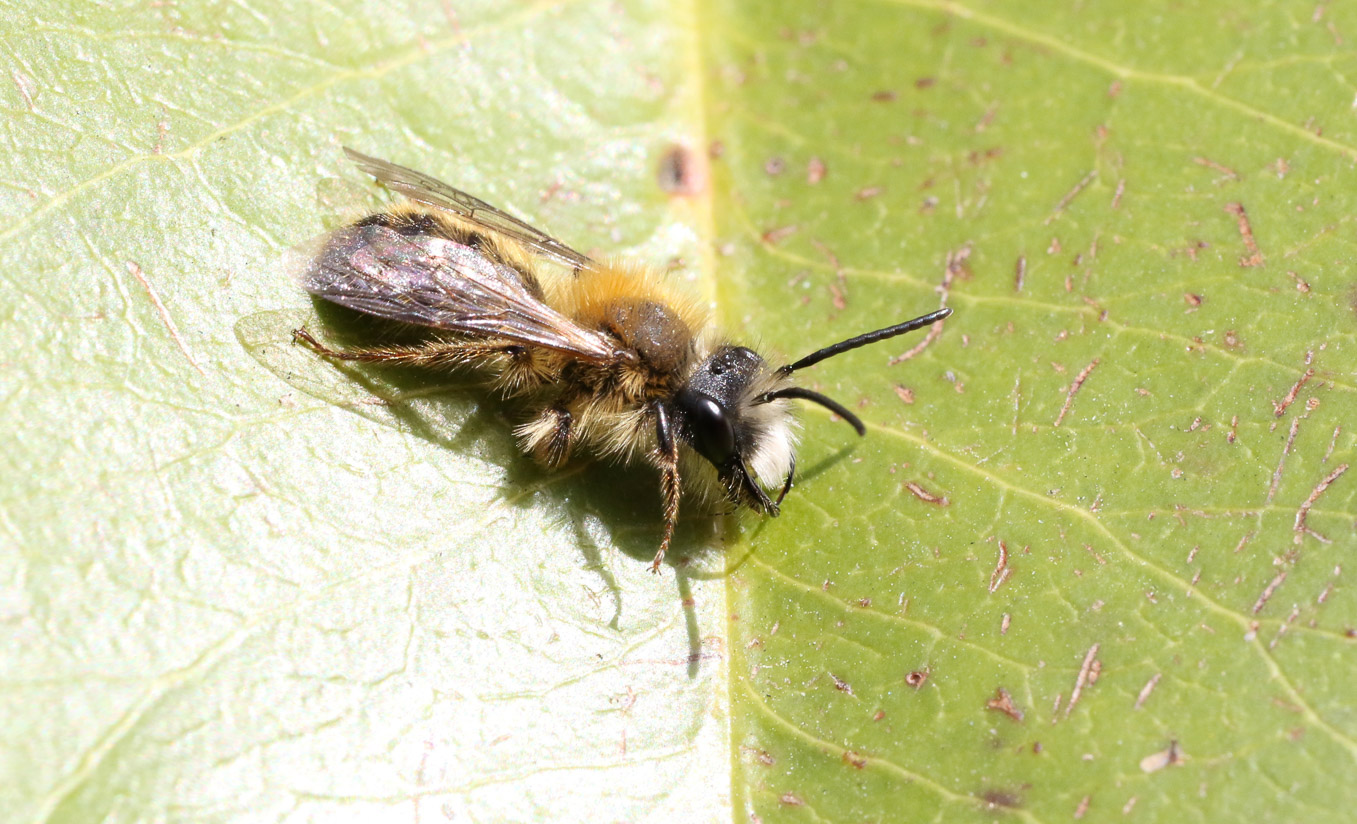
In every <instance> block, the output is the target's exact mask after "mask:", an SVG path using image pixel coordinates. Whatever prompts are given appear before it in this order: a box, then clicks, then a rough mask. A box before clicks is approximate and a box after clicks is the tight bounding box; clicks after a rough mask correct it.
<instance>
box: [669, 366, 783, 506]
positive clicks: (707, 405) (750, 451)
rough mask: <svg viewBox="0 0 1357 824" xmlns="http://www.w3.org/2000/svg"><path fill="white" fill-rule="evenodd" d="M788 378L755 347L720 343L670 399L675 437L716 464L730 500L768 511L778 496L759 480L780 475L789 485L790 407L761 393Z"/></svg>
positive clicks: (773, 480)
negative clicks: (674, 413) (676, 425)
mask: <svg viewBox="0 0 1357 824" xmlns="http://www.w3.org/2000/svg"><path fill="white" fill-rule="evenodd" d="M787 383H788V381H787V378H786V377H785V376H782V375H780V374H779V373H778V372H777V371H776V370H774V369H771V368H770V367H769V366H768V364H767V363H766V362H765V361H764V360H763V358H762V357H760V356H759V354H758V353H757V352H755V351H754V350H752V349H748V348H746V347H743V346H722V347H720V348H718V349H717V350H716V351H714V352H713V353H712V354H711V355H710V356H709V357H708V358H707V359H706V360H704V361H702V363H701V364H699V365H698V367H697V369H696V370H695V371H694V372H693V374H692V377H691V378H689V380H688V385H687V386H685V387H684V388H683V389H682V390H681V391H680V392H679V393H678V395H677V396H676V397H675V398H674V406H675V408H676V410H677V412H678V415H677V417H678V421H679V433H680V436H681V437H682V438H683V440H684V441H685V442H686V443H687V444H688V445H689V446H691V447H692V448H693V451H695V452H697V454H699V455H701V456H702V457H703V458H706V459H707V460H708V461H710V462H711V464H712V466H714V467H716V472H717V474H718V476H719V477H720V479H721V483H722V485H723V486H725V488H726V491H727V493H728V494H729V496H730V499H731V500H732V501H736V502H739V503H744V504H747V505H748V506H750V507H753V508H754V509H757V510H760V511H762V512H766V513H768V514H770V515H776V514H777V512H778V503H779V502H781V500H782V496H781V495H779V496H778V499H777V501H773V500H772V499H770V498H769V497H768V493H766V492H764V490H763V486H762V485H761V484H760V483H759V481H760V480H762V481H763V483H764V484H776V483H779V482H781V481H782V478H783V476H784V475H785V476H786V478H787V483H786V484H785V486H786V487H790V480H791V469H792V466H793V464H794V463H795V458H794V457H793V454H792V446H793V438H792V421H791V414H790V410H789V409H788V408H787V405H786V404H785V403H782V402H779V401H777V400H776V399H768V400H765V399H764V396H765V395H768V394H769V393H771V392H775V391H777V389H778V388H779V387H781V386H784V385H786V384H787ZM783 494H786V491H785V488H784V491H783Z"/></svg>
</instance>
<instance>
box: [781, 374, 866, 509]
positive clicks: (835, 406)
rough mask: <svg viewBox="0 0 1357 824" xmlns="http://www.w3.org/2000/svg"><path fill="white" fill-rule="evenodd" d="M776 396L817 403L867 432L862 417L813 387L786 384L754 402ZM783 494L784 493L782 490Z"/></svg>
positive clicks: (855, 427) (856, 427) (864, 433)
mask: <svg viewBox="0 0 1357 824" xmlns="http://www.w3.org/2000/svg"><path fill="white" fill-rule="evenodd" d="M778 398H797V399H800V400H803V401H810V402H811V403H818V404H820V405H821V406H823V407H824V408H825V409H828V410H829V411H830V412H833V413H834V414H835V415H838V416H839V417H840V418H843V419H844V420H845V421H847V422H848V425H849V426H851V427H853V428H854V429H856V430H857V433H858V434H859V435H866V434H867V427H865V426H863V425H862V419H861V418H859V417H858V416H857V415H854V414H853V413H852V412H849V411H848V407H846V406H844V405H843V404H841V403H839V402H838V401H836V400H834V399H833V398H830V397H827V396H825V395H821V394H820V393H819V392H816V391H814V390H813V389H806V388H805V387H803V386H788V387H786V388H784V389H778V390H775V391H773V392H767V393H765V394H763V395H760V396H759V399H758V400H757V401H755V403H768V402H769V401H775V400H777V399H778ZM783 494H784V495H785V494H786V493H785V492H784V493H783Z"/></svg>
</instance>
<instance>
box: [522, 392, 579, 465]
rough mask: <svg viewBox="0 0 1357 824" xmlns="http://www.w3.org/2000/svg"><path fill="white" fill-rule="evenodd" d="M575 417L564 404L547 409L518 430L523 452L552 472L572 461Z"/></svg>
mask: <svg viewBox="0 0 1357 824" xmlns="http://www.w3.org/2000/svg"><path fill="white" fill-rule="evenodd" d="M574 425H575V416H574V415H572V414H571V413H570V410H569V409H567V408H566V407H565V406H563V405H561V404H559V403H558V404H556V405H554V406H548V407H547V408H546V409H543V410H542V411H541V412H540V413H539V414H538V415H537V417H535V418H533V419H532V420H530V421H528V422H527V423H525V424H523V425H522V426H520V427H519V428H518V432H517V433H516V434H517V435H518V438H519V442H520V443H521V444H522V445H523V451H524V452H527V453H528V454H529V455H532V456H533V458H535V459H536V460H537V461H538V462H539V463H542V464H545V465H546V466H548V467H551V468H552V469H555V468H556V467H558V466H560V465H561V464H563V463H565V461H566V459H567V458H569V457H570V447H571V446H573V445H574V443H575V431H574Z"/></svg>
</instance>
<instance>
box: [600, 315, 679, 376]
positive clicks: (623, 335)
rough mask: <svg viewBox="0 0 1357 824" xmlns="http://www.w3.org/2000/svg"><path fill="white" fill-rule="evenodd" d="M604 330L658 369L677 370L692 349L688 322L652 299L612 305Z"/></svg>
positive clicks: (660, 370) (664, 370) (604, 323)
mask: <svg viewBox="0 0 1357 824" xmlns="http://www.w3.org/2000/svg"><path fill="white" fill-rule="evenodd" d="M603 329H605V330H606V331H607V332H609V333H610V334H612V335H613V336H614V337H616V338H617V339H618V340H619V341H620V342H621V343H622V345H623V346H625V347H626V348H628V349H632V350H634V351H635V352H636V354H637V355H638V356H639V357H640V359H641V360H642V361H643V362H644V363H645V364H646V365H648V366H649V367H650V368H652V369H654V370H655V371H656V372H661V373H665V374H673V373H676V372H678V371H679V370H680V369H681V368H682V367H683V365H684V363H685V362H686V361H687V360H688V357H689V355H690V353H691V351H692V343H693V334H692V332H691V331H690V330H689V329H688V326H687V324H685V323H684V322H683V321H682V320H681V319H680V318H679V316H678V315H677V314H676V313H675V312H674V311H673V310H672V309H670V308H669V307H667V306H665V305H663V304H661V303H657V302H655V301H651V300H634V301H619V302H617V303H614V304H613V305H611V306H609V307H608V308H607V310H606V313H605V315H604V317H603Z"/></svg>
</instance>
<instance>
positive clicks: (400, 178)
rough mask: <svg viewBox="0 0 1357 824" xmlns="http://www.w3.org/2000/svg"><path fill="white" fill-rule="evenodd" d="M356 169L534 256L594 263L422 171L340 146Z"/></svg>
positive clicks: (581, 265) (583, 265)
mask: <svg viewBox="0 0 1357 824" xmlns="http://www.w3.org/2000/svg"><path fill="white" fill-rule="evenodd" d="M344 153H345V154H347V155H348V156H349V159H350V160H352V161H353V162H354V163H355V164H357V165H358V168H360V169H362V170H363V171H365V172H367V173H368V174H370V175H372V176H373V177H375V178H377V180H379V181H381V182H382V184H383V185H385V186H386V187H387V188H388V189H393V190H395V191H397V192H400V193H401V194H403V195H405V196H406V197H408V198H410V199H411V200H417V201H419V202H420V203H424V204H427V205H429V206H434V207H436V208H440V209H447V210H448V211H450V212H453V213H454V214H456V215H459V216H460V217H462V218H463V219H464V220H467V221H470V222H471V223H474V224H476V225H477V226H481V227H484V228H486V229H489V230H490V231H492V232H495V233H498V234H501V235H504V236H505V237H508V238H511V239H513V240H516V241H518V242H519V243H522V244H523V245H524V246H527V247H528V249H529V250H531V251H533V252H535V253H536V254H538V255H540V256H542V257H544V258H547V259H548V260H553V261H555V262H557V263H561V264H564V265H566V266H569V267H571V268H572V269H579V270H591V269H593V268H595V267H596V266H597V264H596V263H595V262H594V261H593V260H591V259H590V258H589V257H588V256H587V255H584V254H581V253H579V252H577V251H575V250H574V249H571V248H570V247H569V246H566V245H565V244H564V243H562V242H560V241H559V240H557V239H556V238H554V237H552V236H550V235H548V234H546V233H545V232H543V231H541V230H539V229H535V228H533V227H532V226H529V225H528V224H527V223H524V222H523V221H522V220H519V219H518V218H516V217H514V216H513V215H510V214H506V213H504V212H502V211H500V210H499V209H496V208H495V207H494V206H491V205H490V204H489V203H486V202H485V201H484V200H481V199H480V198H478V197H472V196H471V195H469V194H467V193H466V192H463V191H462V190H461V189H454V188H453V187H451V186H449V185H448V184H446V183H444V182H442V181H441V180H436V179H434V178H432V177H429V176H428V175H426V174H424V173H423V172H416V171H415V170H414V169H407V168H405V167H404V166H397V165H396V164H395V163H389V162H387V161H385V160H379V159H377V158H375V157H368V156H367V155H365V154H363V153H362V152H356V151H354V150H353V149H350V148H348V147H347V146H346V147H344Z"/></svg>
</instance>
